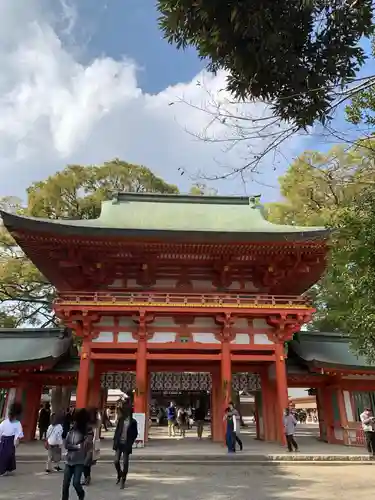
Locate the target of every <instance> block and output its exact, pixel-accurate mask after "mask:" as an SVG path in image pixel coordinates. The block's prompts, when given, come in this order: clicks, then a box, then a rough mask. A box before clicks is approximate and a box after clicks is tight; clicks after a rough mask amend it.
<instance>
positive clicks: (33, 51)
mask: <svg viewBox="0 0 375 500" xmlns="http://www.w3.org/2000/svg"><path fill="white" fill-rule="evenodd" d="M155 3H156V2H154V1H152V2H151V1H149V0H126V2H124V0H96V1H95V2H92V0H56V1H54V2H52V3H51V2H50V1H49V0H28V2H26V3H25V1H24V0H13V1H12V2H4V3H2V4H0V28H1V30H0V64H1V67H2V74H1V75H0V176H1V181H2V182H1V185H0V186H1V192H0V194H2V195H17V196H21V197H24V196H25V189H26V187H27V186H28V185H30V183H31V182H33V181H38V180H41V179H43V178H45V177H46V176H48V175H51V174H53V173H54V172H56V171H57V170H61V169H62V168H63V167H64V166H65V165H66V164H67V163H82V164H90V163H101V162H103V161H107V160H110V159H111V158H113V157H119V158H121V159H124V160H126V161H129V162H133V163H138V164H143V165H146V166H148V167H149V168H151V169H152V170H153V171H154V172H156V173H157V174H159V175H160V176H162V177H164V178H165V179H166V180H168V181H170V182H173V183H176V184H178V185H179V187H180V189H181V190H183V191H187V190H188V189H189V187H190V185H191V184H192V183H193V182H194V181H197V180H202V178H203V180H204V177H207V176H208V177H212V175H213V174H219V175H222V174H224V173H226V172H228V171H231V170H232V169H233V168H239V167H241V166H243V165H244V164H245V163H246V159H247V158H248V151H247V147H246V146H248V145H244V144H240V145H239V146H238V147H236V148H234V149H232V148H227V147H226V146H225V145H223V144H222V143H216V144H212V143H207V142H203V141H201V140H198V139H197V137H196V136H197V135H201V133H202V131H204V130H205V129H206V127H207V124H208V122H209V120H210V117H209V115H207V114H205V113H202V112H199V111H198V110H197V109H196V108H199V107H205V106H206V101H207V90H206V89H208V90H209V92H210V93H211V94H212V95H213V96H214V97H215V99H220V97H221V96H222V93H221V89H222V88H223V87H224V86H225V75H224V74H219V75H217V76H215V77H213V76H212V75H208V74H205V73H200V72H201V71H202V70H203V69H204V63H203V62H202V61H200V60H199V58H198V57H197V55H196V53H195V51H194V50H193V49H189V50H186V51H178V50H177V49H176V48H175V47H173V46H170V45H169V44H168V43H167V42H166V41H165V40H164V39H163V37H162V34H161V32H160V30H159V28H158V23H157V17H158V14H157V11H156V8H155ZM374 70H375V67H374V64H373V63H372V62H370V63H368V64H367V65H366V67H365V68H364V69H363V70H362V72H361V74H370V73H372V72H373V71H374ZM198 81H199V85H198ZM202 82H203V83H202ZM171 102H175V103H177V104H175V105H173V106H170V103H171ZM250 108H251V109H250V111H249V108H246V110H245V111H244V109H243V108H241V109H240V111H241V112H246V113H247V112H250V113H251V114H252V116H263V115H262V113H264V106H262V105H259V104H254V105H251V106H250ZM333 127H334V128H335V129H337V130H339V132H340V135H344V134H348V138H349V139H354V138H355V136H356V134H358V132H357V131H355V130H353V128H352V127H349V126H348V125H347V124H346V122H345V120H344V115H343V111H342V110H341V111H340V112H339V113H337V117H336V118H335V120H334V123H333ZM222 128H223V127H221V128H220V127H218V126H216V128H215V129H214V135H215V137H222V134H223V130H222ZM210 130H212V129H210ZM224 133H225V131H224ZM338 141H339V139H337V138H335V137H330V138H327V137H326V136H322V134H320V133H319V129H318V128H316V129H315V130H314V131H312V132H311V133H310V134H308V135H305V136H296V137H293V139H291V140H290V141H289V142H288V143H286V144H284V145H283V147H282V148H281V151H280V153H279V154H277V155H275V156H274V155H273V154H270V155H269V156H268V157H267V158H266V159H265V160H264V162H263V163H262V166H261V170H262V173H261V174H260V175H256V176H253V175H249V174H248V175H246V176H245V178H244V179H241V178H240V177H238V176H237V177H231V178H229V179H225V180H221V181H216V182H208V183H209V184H211V185H213V186H214V187H216V188H218V189H219V192H220V193H222V194H237V195H244V194H249V195H250V194H254V193H255V194H259V193H261V194H262V199H263V200H266V201H269V200H274V199H277V198H278V197H279V191H278V182H277V179H278V176H279V175H281V174H282V173H283V171H284V170H285V168H286V167H287V165H288V164H289V163H290V162H291V161H293V158H295V157H296V156H297V155H298V154H300V153H301V152H302V151H303V150H304V149H307V148H309V149H315V148H319V149H321V150H322V149H323V150H326V149H328V148H329V147H330V146H332V145H333V144H334V143H336V142H338ZM251 146H252V147H253V144H251ZM254 147H256V150H261V149H262V148H263V147H264V146H263V143H260V142H259V143H257V144H256V146H254ZM274 167H275V169H274ZM181 172H184V175H183V176H181ZM267 186H273V187H267Z"/></svg>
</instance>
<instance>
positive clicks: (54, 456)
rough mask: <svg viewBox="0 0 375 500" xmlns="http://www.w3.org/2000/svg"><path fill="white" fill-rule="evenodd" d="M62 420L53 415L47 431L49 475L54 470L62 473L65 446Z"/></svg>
mask: <svg viewBox="0 0 375 500" xmlns="http://www.w3.org/2000/svg"><path fill="white" fill-rule="evenodd" d="M61 422H62V418H59V417H58V416H57V415H56V414H55V413H52V415H51V425H50V426H49V427H48V429H47V434H46V442H45V447H46V449H47V465H46V472H47V474H49V473H50V472H51V470H52V463H53V464H54V470H55V471H56V472H60V471H61V470H62V469H61V467H60V462H61V455H62V446H63V426H62V425H61Z"/></svg>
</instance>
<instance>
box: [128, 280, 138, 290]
mask: <svg viewBox="0 0 375 500" xmlns="http://www.w3.org/2000/svg"><path fill="white" fill-rule="evenodd" d="M126 287H127V288H138V287H139V285H138V284H137V281H136V279H135V278H129V279H128V280H126Z"/></svg>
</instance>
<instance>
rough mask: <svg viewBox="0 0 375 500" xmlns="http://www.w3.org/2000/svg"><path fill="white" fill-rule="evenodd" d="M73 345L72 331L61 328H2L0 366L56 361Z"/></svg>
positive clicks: (0, 332) (0, 335)
mask: <svg viewBox="0 0 375 500" xmlns="http://www.w3.org/2000/svg"><path fill="white" fill-rule="evenodd" d="M71 346H72V337H71V335H70V333H69V332H68V331H66V330H64V329H61V328H44V329H34V328H11V329H5V328H4V329H0V367H2V366H4V365H8V364H14V365H17V364H32V365H35V366H38V365H39V364H43V363H52V364H54V363H56V362H57V361H58V360H59V359H60V358H61V357H62V356H63V355H65V354H66V353H68V351H69V350H70V348H71Z"/></svg>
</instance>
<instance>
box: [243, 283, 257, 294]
mask: <svg viewBox="0 0 375 500" xmlns="http://www.w3.org/2000/svg"><path fill="white" fill-rule="evenodd" d="M245 290H246V292H250V293H256V292H257V291H258V290H259V289H258V288H256V286H255V285H254V283H253V282H252V281H245V283H244V291H245Z"/></svg>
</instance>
